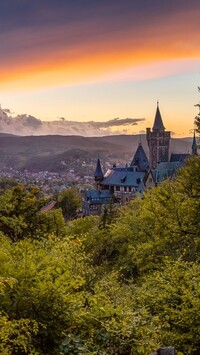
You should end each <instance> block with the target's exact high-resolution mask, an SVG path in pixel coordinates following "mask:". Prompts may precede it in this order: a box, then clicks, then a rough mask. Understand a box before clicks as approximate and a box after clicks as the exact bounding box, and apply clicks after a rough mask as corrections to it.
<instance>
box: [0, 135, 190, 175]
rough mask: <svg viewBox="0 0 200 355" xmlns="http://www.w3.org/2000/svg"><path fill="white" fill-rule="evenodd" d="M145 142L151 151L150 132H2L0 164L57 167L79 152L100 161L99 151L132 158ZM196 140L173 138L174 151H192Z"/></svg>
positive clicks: (118, 156) (18, 166) (47, 168)
mask: <svg viewBox="0 0 200 355" xmlns="http://www.w3.org/2000/svg"><path fill="white" fill-rule="evenodd" d="M140 141H141V142H142V144H143V147H144V149H146V151H147V143H146V136H145V135H142V136H137V135H116V136H105V137H81V136H29V137H20V136H5V135H3V136H0V168H3V167H12V168H15V169H31V168H32V169H33V170H35V171H38V170H41V167H43V170H47V171H48V170H51V171H52V170H55V171H58V170H59V169H61V168H62V166H61V164H58V163H60V162H61V161H65V162H66V163H67V162H68V161H69V159H71V160H73V159H74V160H75V159H76V157H77V152H79V156H80V158H81V159H82V161H84V159H86V158H87V159H88V158H89V159H91V160H94V161H96V158H97V156H98V154H100V156H101V157H102V158H104V159H105V160H106V159H108V160H109V159H115V160H117V159H119V160H122V161H124V163H126V162H129V161H131V159H132V156H133V154H134V153H135V151H136V149H137V146H138V143H139V142H140ZM191 144H192V140H191V139H190V138H189V139H188V138H185V139H171V151H172V152H174V153H188V151H191Z"/></svg>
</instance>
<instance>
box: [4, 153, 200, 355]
mask: <svg viewBox="0 0 200 355" xmlns="http://www.w3.org/2000/svg"><path fill="white" fill-rule="evenodd" d="M64 195H65V194H64ZM64 198H65V196H63V199H64ZM0 199H1V201H0V202H1V203H0V231H1V233H2V234H1V236H0V239H1V243H0V264H1V268H0V315H1V318H0V352H1V353H3V354H72V355H73V354H83V355H85V354H86V355H87V354H88V355H92V354H99V355H105V354H106V355H107V354H108V355H109V354H110V355H112V354H113V355H114V354H119V355H120V354H121V355H129V354H132V355H133V354H134V355H137V354H138V355H139V354H140V355H141V354H143V355H148V354H150V353H151V352H152V351H154V350H156V349H157V348H159V347H161V346H175V347H176V350H177V352H178V354H179V355H181V354H184V355H198V354H199V353H200V264H199V261H200V260H199V251H200V238H199V232H200V159H199V158H198V157H196V158H191V159H190V160H189V161H188V162H187V163H186V165H185V167H184V168H183V169H182V170H181V171H180V172H179V173H178V175H177V177H176V180H175V181H174V179H173V180H169V181H165V182H164V183H163V184H161V185H160V186H158V187H157V188H154V189H151V190H149V191H147V192H146V193H145V196H144V199H136V200H134V201H132V202H131V203H129V204H127V205H126V206H124V207H121V208H119V209H117V210H115V209H110V211H109V215H108V214H107V213H106V215H104V216H102V217H97V216H96V217H87V218H84V219H82V218H80V219H76V220H73V221H70V222H67V223H66V225H64V218H63V216H62V213H61V210H56V209H55V210H52V211H48V212H41V206H42V205H43V204H44V201H43V199H42V198H40V197H38V191H35V190H34V189H33V188H31V187H30V188H29V189H27V188H25V187H23V186H15V187H13V188H11V189H10V190H7V191H5V193H4V194H3V195H2V196H1V197H0ZM61 200H62V198H61ZM65 218H66V216H65ZM55 225H56V227H55Z"/></svg>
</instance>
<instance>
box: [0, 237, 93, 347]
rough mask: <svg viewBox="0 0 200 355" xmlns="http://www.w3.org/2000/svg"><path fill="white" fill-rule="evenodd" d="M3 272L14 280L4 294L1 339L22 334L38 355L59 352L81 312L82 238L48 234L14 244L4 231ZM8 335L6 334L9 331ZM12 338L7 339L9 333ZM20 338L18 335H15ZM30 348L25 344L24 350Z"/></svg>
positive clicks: (1, 246)
mask: <svg viewBox="0 0 200 355" xmlns="http://www.w3.org/2000/svg"><path fill="white" fill-rule="evenodd" d="M0 263H1V269H0V277H1V279H9V280H13V282H12V284H10V283H7V284H5V283H4V284H5V286H4V291H5V292H1V293H0V312H1V313H2V314H5V317H6V318H5V325H4V323H3V320H2V322H1V323H0V339H1V337H2V339H3V341H4V336H5V341H4V342H5V343H6V341H7V343H8V345H11V344H12V339H14V338H15V337H16V338H17V333H18V336H19V337H20V330H18V327H19V326H20V324H21V326H22V328H21V336H22V335H23V336H22V340H23V342H24V344H28V343H29V342H30V344H32V346H33V347H34V349H35V351H38V353H39V354H47V353H48V354H55V353H56V351H58V350H59V345H60V344H61V342H62V340H63V339H64V338H65V336H66V334H67V333H68V332H69V331H70V329H73V326H74V324H76V318H77V317H80V316H81V314H82V309H83V305H84V302H85V297H84V292H83V286H84V284H85V279H86V275H87V272H88V270H89V268H88V267H86V265H85V263H86V259H85V257H84V253H83V252H82V246H81V243H80V242H79V241H78V240H76V241H72V240H71V239H69V238H68V239H65V240H64V239H58V238H49V239H42V240H41V241H36V240H30V239H26V240H22V241H20V242H18V243H11V242H10V241H9V239H8V238H6V237H3V236H1V243H0ZM6 334H8V335H6ZM6 336H7V338H9V339H10V342H9V339H8V340H7V338H6ZM16 341H17V340H16ZM23 353H27V351H25V345H24V349H23V351H22V350H21V352H20V354H23Z"/></svg>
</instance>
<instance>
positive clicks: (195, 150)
mask: <svg viewBox="0 0 200 355" xmlns="http://www.w3.org/2000/svg"><path fill="white" fill-rule="evenodd" d="M192 155H198V153H197V140H196V136H195V129H194V136H193V141H192Z"/></svg>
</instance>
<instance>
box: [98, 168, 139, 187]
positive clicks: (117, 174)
mask: <svg viewBox="0 0 200 355" xmlns="http://www.w3.org/2000/svg"><path fill="white" fill-rule="evenodd" d="M144 176H145V173H144V172H140V171H135V169H134V167H125V168H112V169H111V170H110V171H108V172H107V173H106V176H105V178H104V179H103V181H102V182H101V185H104V186H105V185H106V186H130V187H138V186H139V185H140V183H141V182H142V181H143V179H144Z"/></svg>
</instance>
